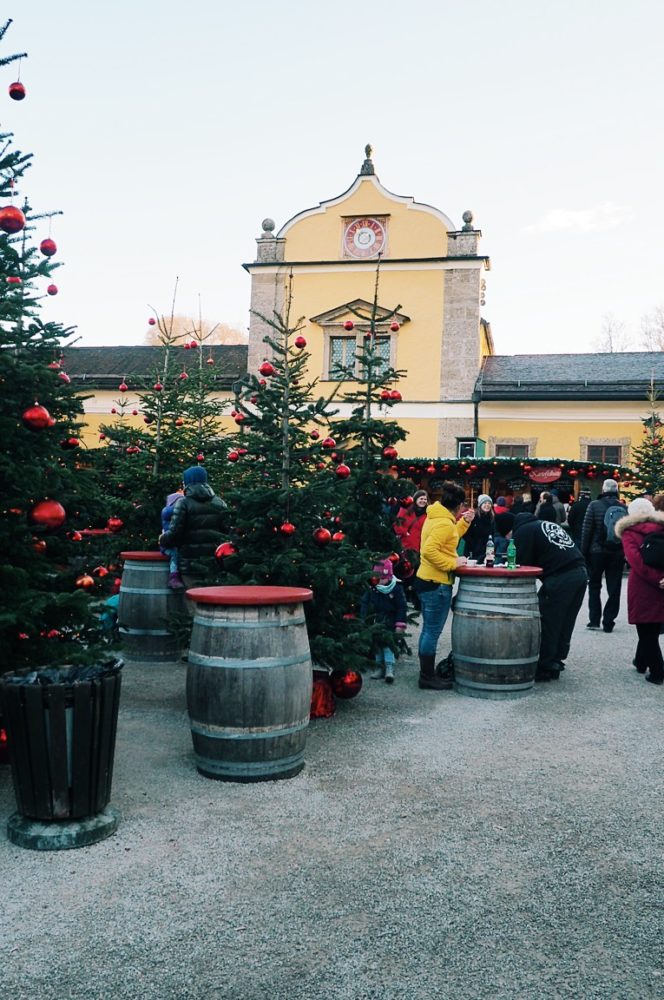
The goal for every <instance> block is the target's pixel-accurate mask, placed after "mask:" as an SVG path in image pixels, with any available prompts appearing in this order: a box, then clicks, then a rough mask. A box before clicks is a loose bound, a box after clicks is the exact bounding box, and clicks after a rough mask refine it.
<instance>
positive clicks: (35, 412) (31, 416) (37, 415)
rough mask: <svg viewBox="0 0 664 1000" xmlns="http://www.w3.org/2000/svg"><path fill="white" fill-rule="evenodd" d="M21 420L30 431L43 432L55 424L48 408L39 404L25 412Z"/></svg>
mask: <svg viewBox="0 0 664 1000" xmlns="http://www.w3.org/2000/svg"><path fill="white" fill-rule="evenodd" d="M21 419H22V420H23V423H24V424H25V426H26V427H27V428H28V430H31V431H43V430H44V429H45V428H46V427H52V426H53V424H54V423H55V421H54V420H53V418H52V417H51V414H50V413H49V412H48V410H47V409H46V407H45V406H40V404H39V403H35V405H34V406H29V407H28V409H27V410H24V411H23V414H22V418H21Z"/></svg>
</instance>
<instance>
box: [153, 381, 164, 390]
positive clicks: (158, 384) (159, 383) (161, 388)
mask: <svg viewBox="0 0 664 1000" xmlns="http://www.w3.org/2000/svg"><path fill="white" fill-rule="evenodd" d="M152 388H153V389H154V391H155V392H161V391H162V390H163V388H164V387H163V385H162V384H161V382H155V384H154V385H153V386H152Z"/></svg>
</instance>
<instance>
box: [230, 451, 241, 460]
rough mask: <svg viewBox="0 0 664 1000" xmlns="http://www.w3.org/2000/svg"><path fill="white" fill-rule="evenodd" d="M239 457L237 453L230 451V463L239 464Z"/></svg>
mask: <svg viewBox="0 0 664 1000" xmlns="http://www.w3.org/2000/svg"><path fill="white" fill-rule="evenodd" d="M239 457H240V456H239V455H238V453H237V452H236V451H229V453H228V461H229V462H237V460H238V459H239Z"/></svg>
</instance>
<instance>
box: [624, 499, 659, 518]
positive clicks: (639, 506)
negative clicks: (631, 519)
mask: <svg viewBox="0 0 664 1000" xmlns="http://www.w3.org/2000/svg"><path fill="white" fill-rule="evenodd" d="M627 513H628V514H654V513H655V508H654V507H653V505H652V504H651V502H650V500H646V498H645V497H638V498H637V499H636V500H632V502H631V504H630V505H629V507H628V508H627Z"/></svg>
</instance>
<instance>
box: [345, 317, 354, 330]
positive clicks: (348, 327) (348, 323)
mask: <svg viewBox="0 0 664 1000" xmlns="http://www.w3.org/2000/svg"><path fill="white" fill-rule="evenodd" d="M354 326H355V324H354V323H353V321H352V319H347V320H346V322H345V323H344V330H352V329H353V327H354Z"/></svg>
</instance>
